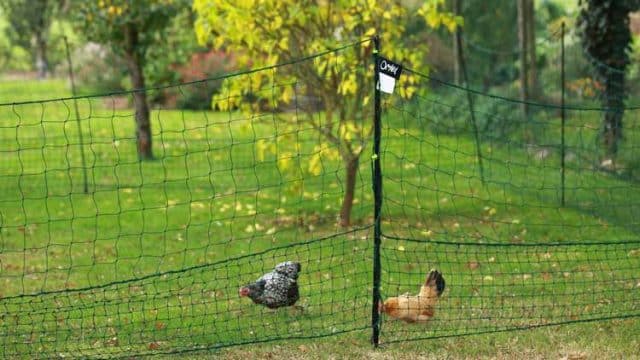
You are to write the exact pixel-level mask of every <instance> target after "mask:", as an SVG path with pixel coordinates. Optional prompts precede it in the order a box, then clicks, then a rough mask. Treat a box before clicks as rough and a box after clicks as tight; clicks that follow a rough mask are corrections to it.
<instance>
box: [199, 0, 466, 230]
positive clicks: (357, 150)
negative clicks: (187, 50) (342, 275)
mask: <svg viewBox="0 0 640 360" xmlns="http://www.w3.org/2000/svg"><path fill="white" fill-rule="evenodd" d="M443 5H444V0H429V1H426V2H425V3H424V4H423V5H422V6H421V7H420V8H419V9H418V10H417V11H415V12H413V11H411V12H410V11H408V9H407V8H406V7H404V6H402V4H401V3H400V2H399V1H393V0H386V1H376V0H367V1H361V0H338V1H323V0H302V1H299V0H277V1H257V0H242V1H235V2H229V1H226V0H195V1H194V5H193V6H194V9H195V10H196V13H197V15H198V17H197V19H196V25H195V28H196V34H197V36H198V39H199V41H200V42H201V43H202V44H205V43H206V44H211V45H212V46H213V47H214V48H217V49H226V50H227V51H230V52H232V53H236V54H237V55H238V63H239V65H245V66H249V65H251V66H253V67H259V66H262V65H273V64H276V63H279V62H286V61H290V60H293V59H297V58H301V57H303V56H306V55H310V54H314V53H318V52H322V51H325V50H327V49H335V48H338V47H339V46H341V45H343V44H346V43H350V42H354V41H360V40H367V39H370V38H371V37H372V36H374V35H379V37H380V40H381V43H382V54H383V55H384V56H385V57H388V58H391V59H394V60H395V61H398V62H401V63H404V64H406V65H409V66H412V67H416V68H421V59H422V58H423V56H424V51H426V49H425V48H424V46H423V45H422V44H414V45H415V46H412V47H408V46H403V45H406V42H403V35H404V34H405V27H404V24H405V23H406V20H407V19H408V18H409V17H412V16H419V17H420V18H421V19H422V20H423V21H425V22H426V23H427V24H428V25H429V26H430V27H431V28H437V27H439V26H441V25H444V26H446V27H447V28H448V29H449V30H453V29H454V28H455V27H456V25H457V24H458V23H460V22H461V19H459V18H457V17H455V16H453V15H452V14H450V13H447V12H443V11H442V10H441V7H442V6H443ZM372 51H373V43H372V42H365V43H362V44H361V46H357V47H355V48H354V49H353V50H351V51H340V52H337V53H335V54H333V55H332V58H331V63H330V64H329V62H327V61H323V60H322V59H316V60H315V61H310V62H304V63H300V64H297V65H296V66H295V67H294V68H283V69H278V71H280V73H279V74H278V79H279V84H278V86H276V87H274V93H271V92H270V93H269V96H270V97H273V98H272V99H271V100H273V101H274V102H275V103H277V104H282V103H284V104H286V103H289V102H291V101H292V100H293V99H294V95H295V94H296V93H303V94H306V95H311V96H313V97H315V98H318V99H320V101H321V103H322V105H321V107H322V109H323V110H324V116H323V117H322V118H319V117H317V116H312V115H311V114H307V115H306V116H301V117H298V118H295V119H292V118H290V117H289V118H288V117H286V116H282V117H281V119H280V121H281V123H282V126H286V125H288V126H291V127H293V126H297V124H298V123H299V122H300V121H303V122H305V123H306V124H308V125H309V126H311V127H312V128H314V129H315V130H317V131H318V133H319V134H320V135H321V137H320V139H321V140H319V142H318V144H317V146H316V151H314V154H316V155H314V157H313V158H312V159H311V161H309V164H308V167H307V169H306V171H309V172H311V173H316V174H317V173H319V172H320V171H321V170H322V168H321V164H322V161H321V158H322V157H328V158H340V159H341V160H342V162H343V164H344V168H345V184H346V185H345V197H344V199H343V202H342V208H341V211H340V222H341V224H342V225H343V226H347V225H349V223H350V216H351V215H350V213H351V207H352V200H353V196H354V187H355V179H356V172H357V169H358V164H359V159H360V155H361V154H362V152H363V150H364V149H365V147H366V143H367V139H368V138H369V136H368V135H369V134H370V133H371V125H370V122H365V121H364V120H363V118H365V117H364V116H362V112H363V111H364V110H363V109H364V108H365V107H366V106H367V104H370V103H371V96H372V86H371V75H370V74H371V72H370V71H372V70H371V69H372V68H368V67H364V66H362V64H366V63H369V64H371V54H372ZM287 69H289V70H287ZM423 70H425V69H423ZM425 71H426V70H425ZM287 79H289V80H290V81H287ZM269 81H272V77H271V76H264V74H261V73H255V74H253V75H252V78H251V81H250V82H249V83H250V84H251V85H250V86H247V82H246V81H245V80H242V81H234V79H230V80H229V81H227V82H226V83H225V84H224V89H225V90H224V93H225V94H226V95H228V96H226V97H225V98H224V101H222V102H217V101H216V99H215V98H214V101H213V105H214V106H216V107H218V108H221V109H223V110H226V109H228V108H229V107H234V106H243V105H244V104H243V102H244V100H243V99H246V96H244V95H247V94H250V93H256V92H258V90H259V89H261V88H262V87H264V86H265V85H266V84H268V83H269ZM415 82H416V78H415V77H413V76H411V75H407V76H405V77H404V78H403V86H400V88H399V90H398V91H399V92H400V94H401V96H404V97H410V96H412V95H413V94H414V93H415V91H416V87H415V86H414V84H415ZM276 140H277V141H280V142H282V146H279V148H280V149H281V150H280V152H279V154H280V155H281V156H280V158H279V159H278V162H279V166H280V167H281V168H282V170H283V171H286V170H287V167H288V164H287V159H290V158H291V156H289V155H290V154H293V153H296V148H295V147H296V146H298V145H297V144H296V143H295V141H291V139H287V138H286V137H285V136H282V137H279V138H278V139H276ZM287 144H289V145H288V146H289V147H290V151H289V155H287V152H282V148H283V147H286V146H287ZM257 146H258V151H259V152H260V153H264V152H265V151H270V150H271V151H275V145H274V144H272V143H270V144H266V143H264V142H262V143H260V142H259V143H258V144H257Z"/></svg>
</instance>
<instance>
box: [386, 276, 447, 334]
mask: <svg viewBox="0 0 640 360" xmlns="http://www.w3.org/2000/svg"><path fill="white" fill-rule="evenodd" d="M444 284H445V283H444V278H443V277H442V274H441V273H440V272H438V271H437V270H431V271H430V272H429V275H427V280H426V281H425V283H424V285H422V286H421V287H420V293H418V295H415V296H414V295H400V296H397V297H392V298H388V299H387V300H385V301H384V304H381V305H380V312H383V313H385V314H387V315H389V316H390V317H392V318H395V319H398V320H402V321H405V322H408V323H415V322H426V321H429V320H430V319H431V318H432V317H433V315H434V314H435V305H436V303H437V302H438V299H439V298H440V295H442V292H443V291H444Z"/></svg>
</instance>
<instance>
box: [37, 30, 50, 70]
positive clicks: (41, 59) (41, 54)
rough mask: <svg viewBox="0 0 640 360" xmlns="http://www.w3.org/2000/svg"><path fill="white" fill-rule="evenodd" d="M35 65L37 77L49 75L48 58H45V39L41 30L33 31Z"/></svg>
mask: <svg viewBox="0 0 640 360" xmlns="http://www.w3.org/2000/svg"><path fill="white" fill-rule="evenodd" d="M35 43H36V44H35V46H36V48H35V65H36V70H37V71H38V79H45V78H46V77H47V76H48V75H49V59H48V58H47V40H46V38H45V35H44V34H43V33H42V32H39V31H38V32H36V33H35Z"/></svg>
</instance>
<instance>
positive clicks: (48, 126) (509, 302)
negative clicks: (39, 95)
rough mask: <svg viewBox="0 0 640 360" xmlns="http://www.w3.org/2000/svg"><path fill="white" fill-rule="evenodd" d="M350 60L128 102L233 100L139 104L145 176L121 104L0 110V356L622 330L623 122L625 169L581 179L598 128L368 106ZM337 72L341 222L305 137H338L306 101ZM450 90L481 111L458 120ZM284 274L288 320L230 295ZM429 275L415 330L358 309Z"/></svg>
mask: <svg viewBox="0 0 640 360" xmlns="http://www.w3.org/2000/svg"><path fill="white" fill-rule="evenodd" d="M374 48H375V42H374V41H364V42H360V43H356V44H352V45H347V46H345V47H343V48H340V49H335V50H330V51H327V52H325V53H321V54H316V55H313V56H310V57H306V58H301V59H297V60H290V61H288V62H286V63H283V64H280V65H276V66H272V67H267V68H262V69H255V70H251V71H245V72H239V73H233V74H228V75H225V76H224V77H222V78H215V79H205V80H202V81H197V82H193V83H186V84H177V85H171V86H165V87H158V88H150V89H144V90H137V91H144V92H146V94H147V95H148V96H149V97H152V96H154V95H162V94H164V93H167V92H170V93H171V94H173V95H175V96H181V94H184V93H185V92H188V91H192V90H195V89H197V88H198V87H206V86H207V83H208V82H211V81H223V80H224V81H227V82H228V83H229V84H231V83H233V84H235V85H233V86H230V87H225V86H223V87H222V89H223V90H222V91H221V92H220V93H218V94H216V95H214V97H213V99H212V106H213V108H214V111H186V110H185V111H181V110H173V109H168V108H164V107H162V106H161V105H158V106H155V107H154V108H153V111H152V115H151V129H152V134H153V139H154V148H153V150H154V153H155V160H151V161H142V162H141V161H139V160H138V157H137V155H136V140H137V139H136V136H135V122H134V117H135V114H134V112H133V110H132V109H131V104H132V102H133V92H120V93H113V94H108V95H97V96H83V97H69V98H58V99H52V100H45V101H29V102H20V103H17V102H16V103H4V104H1V105H0V156H1V157H2V163H1V165H0V169H1V170H0V186H1V188H2V193H1V194H0V271H1V272H0V283H1V284H2V287H1V288H0V289H1V290H0V296H1V297H0V308H1V309H2V316H0V337H1V339H2V340H1V342H2V343H1V346H0V354H2V356H3V357H7V358H13V357H30V358H36V357H43V358H51V357H91V358H108V357H124V356H141V355H152V354H177V353H185V352H194V351H215V350H216V349H220V348H224V347H229V346H238V345H243V344H252V343H261V342H267V341H275V340H287V339H310V338H317V337H327V336H338V335H340V334H345V333H353V334H356V335H354V336H356V337H357V338H358V339H361V340H362V341H363V342H366V341H368V339H369V336H370V335H371V333H372V330H373V333H374V337H373V338H374V340H377V341H379V342H387V343H389V342H400V341H407V340H415V339H425V338H439V337H448V336H461V335H468V334H477V333H487V332H497V331H510V330H516V329H527V328H533V327H539V326H548V325H554V324H564V323H574V322H583V321H594V320H605V319H614V318H617V319H620V318H630V317H637V316H639V315H640V278H639V277H638V270H639V269H640V240H638V236H637V234H638V231H639V229H638V225H639V224H638V220H637V219H638V218H639V217H638V216H637V214H636V212H637V211H638V209H639V205H638V204H639V203H640V201H638V200H640V198H639V199H636V197H637V195H636V194H637V193H638V191H636V190H637V186H638V185H637V180H636V179H635V176H634V174H635V172H634V169H635V168H634V166H632V165H633V163H632V162H631V159H634V158H635V156H637V153H636V152H635V151H636V150H635V147H634V143H635V142H634V141H633V140H632V139H634V137H635V136H636V135H635V134H636V132H635V129H636V126H637V125H635V124H634V123H633V121H634V119H635V117H634V115H633V114H634V113H635V112H637V110H636V109H635V108H633V107H628V108H627V109H626V115H625V119H627V120H628V122H626V123H625V134H626V136H627V139H628V141H625V142H624V144H623V145H622V146H621V148H620V154H621V157H622V158H623V159H629V160H625V161H620V162H617V163H616V166H611V167H609V166H606V167H603V166H602V164H601V161H600V160H601V159H600V158H599V157H598V153H597V145H598V142H597V138H598V131H599V126H598V125H599V121H600V119H601V116H602V113H603V112H604V111H605V110H603V109H598V108H595V107H591V108H587V107H585V108H581V107H579V106H565V107H564V108H562V109H564V111H565V112H566V114H565V116H566V122H565V124H566V125H565V126H566V129H565V133H566V139H565V141H564V142H561V141H560V140H559V139H560V132H561V129H560V126H561V122H560V113H561V111H560V110H561V108H560V107H558V106H548V105H541V104H535V103H532V104H530V106H531V107H532V114H533V115H532V117H531V119H530V121H528V122H524V121H522V119H520V118H519V115H518V114H519V112H518V110H517V109H518V106H519V105H520V103H519V102H518V101H517V100H512V99H509V98H503V97H497V96H494V95H488V94H484V93H481V92H478V91H475V90H473V89H470V88H466V87H462V86H457V85H452V84H450V83H447V82H444V81H437V79H435V78H431V77H428V76H426V75H423V74H421V73H420V72H419V71H415V70H412V69H405V71H406V72H407V73H408V74H411V75H412V76H415V77H416V78H417V79H418V80H419V82H418V84H419V87H418V92H417V94H416V96H414V97H412V98H411V99H403V98H401V97H400V96H399V95H397V92H396V94H394V95H387V94H380V93H379V92H377V91H376V90H375V86H374V84H375V80H376V75H375V71H374V66H373V64H374V61H373V60H374V59H373V58H372V57H371V56H369V55H368V57H367V61H365V63H362V64H358V65H357V66H356V67H354V68H349V67H345V65H344V64H345V63H344V62H342V61H341V56H361V55H362V54H371V53H374V55H373V56H376V55H375V51H374ZM318 68H319V69H324V70H322V71H319V72H315V73H313V74H314V76H315V77H316V80H317V82H312V83H310V82H309V81H308V80H309V76H308V71H309V69H318ZM349 71H350V72H362V73H365V74H368V75H367V76H365V79H366V83H362V84H358V85H359V86H360V87H361V88H362V89H364V91H363V92H362V93H360V94H359V95H345V97H344V99H342V100H341V104H340V106H345V107H346V106H349V107H351V108H353V109H356V110H355V112H354V114H356V116H357V118H356V121H355V122H352V123H350V124H359V126H352V128H351V129H350V131H351V135H350V141H353V143H351V144H354V145H357V146H361V147H362V149H363V151H362V154H361V155H360V161H359V162H358V163H357V168H356V172H355V186H354V188H353V208H352V209H351V226H349V227H342V226H340V225H339V222H338V221H337V218H338V217H339V215H340V212H341V206H342V200H343V198H344V195H345V193H346V192H348V191H349V185H348V184H349V182H350V181H349V179H348V176H346V172H345V164H344V161H343V160H342V159H341V157H340V146H341V145H340V144H339V143H332V142H331V141H327V140H326V139H327V138H330V136H334V137H338V136H340V134H341V133H340V132H341V131H342V132H343V133H344V131H346V130H345V126H347V125H346V122H345V123H344V124H342V125H343V126H342V127H341V126H340V125H341V124H340V121H339V120H338V119H339V117H338V116H339V112H340V110H341V109H340V108H330V107H329V106H331V105H332V104H328V103H327V101H326V99H325V98H323V96H322V95H323V93H322V92H323V91H325V90H326V88H325V87H330V86H333V85H334V84H335V83H332V81H333V82H335V81H336V79H337V78H339V77H340V76H341V74H344V73H345V72H349ZM435 82H438V84H439V86H438V88H437V89H435V90H429V91H427V89H428V88H429V87H430V86H432V85H433V84H434V83H435ZM398 86H405V85H404V84H403V82H402V78H401V79H400V82H399V84H398ZM283 94H285V95H284V96H283ZM469 95H470V96H471V97H472V100H473V102H474V104H485V105H486V106H484V107H478V108H469V107H468V104H467V100H468V96H469ZM358 96H360V97H358ZM283 97H285V98H288V100H287V101H282V100H281V99H283ZM376 98H377V99H379V100H380V101H379V102H378V101H376V100H375V99H376ZM123 104H124V105H123ZM377 104H379V106H376V105H377ZM461 104H462V105H461ZM76 105H77V107H78V116H77V117H76V114H75V106H76ZM334 105H335V104H334ZM490 109H500V110H501V111H492V110H490ZM472 112H473V114H474V118H475V123H474V124H472V122H471V116H470V114H471V113H472ZM327 113H332V114H333V115H332V116H327ZM504 114H512V115H511V116H508V117H505V116H504ZM374 119H379V122H377V123H374ZM352 120H353V119H349V121H352ZM334 121H335V123H334ZM374 125H376V126H374ZM473 125H475V126H473ZM498 125H499V126H498ZM496 129H499V131H497V130H496ZM323 131H324V133H323ZM80 135H81V136H80ZM376 135H377V136H376ZM376 150H379V151H376ZM559 154H564V159H563V161H564V165H562V161H561V159H560V155H559ZM480 156H481V158H482V160H483V162H482V167H483V169H482V170H483V171H482V176H481V172H480V171H479V170H480V163H479V161H478V160H479V158H480ZM622 165H625V166H622ZM561 166H564V168H565V169H564V175H563V176H564V181H563V180H562V179H561V174H562V171H561ZM376 169H377V170H376ZM85 179H86V180H85ZM85 188H86V191H85ZM562 196H564V206H563V205H561V197H562ZM376 205H377V206H376ZM287 260H289V261H296V262H299V263H300V264H301V272H300V276H299V278H298V284H299V289H300V300H298V302H297V303H296V305H297V306H295V307H286V308H280V309H276V310H271V309H267V308H265V307H262V306H257V305H255V304H252V303H251V301H250V300H249V299H246V298H241V297H240V296H239V294H238V289H239V288H240V287H241V286H243V285H245V284H248V283H250V282H253V281H255V280H256V279H257V278H259V277H260V276H261V275H262V274H265V273H267V272H269V271H271V270H272V269H273V268H274V266H275V265H276V264H278V263H280V262H283V261H287ZM376 264H377V265H378V266H376ZM432 268H437V269H438V270H440V271H441V272H442V273H443V275H444V278H445V279H446V289H445V291H444V293H443V295H442V297H441V298H440V300H439V302H438V304H437V306H436V308H435V316H434V317H433V318H432V319H431V320H430V321H429V322H428V323H427V324H424V325H423V324H418V325H415V324H413V325H409V324H405V323H402V322H399V321H396V320H393V319H391V318H390V317H389V316H387V314H379V313H378V311H377V309H378V306H377V302H378V300H379V299H378V297H380V299H382V300H384V299H388V298H391V297H395V296H398V295H400V294H403V293H407V292H409V293H413V294H415V293H416V292H417V291H418V289H419V287H420V285H421V284H422V283H423V282H424V279H425V276H426V274H427V273H428V272H429V270H430V269H432ZM378 294H379V296H378Z"/></svg>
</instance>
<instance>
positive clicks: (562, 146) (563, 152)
mask: <svg viewBox="0 0 640 360" xmlns="http://www.w3.org/2000/svg"><path fill="white" fill-rule="evenodd" d="M564 32H565V25H564V21H563V22H562V28H561V30H560V93H561V96H560V121H561V124H560V168H561V170H560V182H561V184H560V204H561V205H562V206H563V207H564V205H565V181H566V180H565V157H566V149H565V148H566V146H565V123H566V111H565V102H564V101H565V63H564Z"/></svg>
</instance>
